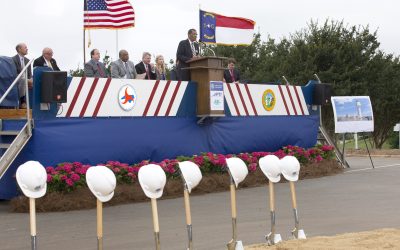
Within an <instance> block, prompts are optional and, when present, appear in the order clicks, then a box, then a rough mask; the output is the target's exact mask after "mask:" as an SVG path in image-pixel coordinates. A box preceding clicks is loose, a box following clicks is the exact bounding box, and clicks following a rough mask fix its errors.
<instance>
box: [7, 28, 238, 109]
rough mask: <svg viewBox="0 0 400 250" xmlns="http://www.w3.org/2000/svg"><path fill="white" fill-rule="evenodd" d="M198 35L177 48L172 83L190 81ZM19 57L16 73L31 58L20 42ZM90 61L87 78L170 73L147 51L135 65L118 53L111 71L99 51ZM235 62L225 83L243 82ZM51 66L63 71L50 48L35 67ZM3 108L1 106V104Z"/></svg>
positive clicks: (21, 86) (21, 89)
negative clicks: (190, 70)
mask: <svg viewBox="0 0 400 250" xmlns="http://www.w3.org/2000/svg"><path fill="white" fill-rule="evenodd" d="M196 37H197V32H196V30H195V29H190V30H189V31H188V38H187V39H185V40H182V41H181V42H180V43H179V46H178V49H177V65H176V66H177V67H176V70H175V69H173V70H172V71H170V77H169V78H170V79H171V80H183V81H189V80H190V73H189V71H188V70H184V69H182V68H184V67H187V66H188V64H187V60H190V59H193V58H197V57H199V48H198V44H197V43H195V42H196ZM15 49H16V51H17V55H15V56H14V57H12V60H13V62H14V63H15V66H16V69H17V74H19V73H20V72H21V71H22V69H23V68H24V67H25V65H26V64H28V63H29V59H28V58H27V57H26V55H27V54H28V47H27V45H26V44H25V43H19V44H18V45H17V46H16V48H15ZM90 56H91V59H90V60H89V61H88V62H87V63H85V66H84V75H85V76H86V77H111V78H123V79H146V80H166V79H167V71H166V66H165V62H164V57H163V56H162V55H158V56H157V57H156V60H155V62H156V63H155V65H154V64H152V63H150V62H151V54H150V53H149V52H144V53H143V55H142V61H141V62H139V63H138V64H136V65H135V64H134V63H133V62H132V61H130V60H129V53H128V51H126V50H121V51H119V59H118V60H116V61H113V62H112V63H111V67H110V72H111V74H110V73H109V72H108V71H107V70H106V67H105V65H104V64H103V63H102V62H101V61H100V52H99V50H98V49H93V50H92V51H91V52H90ZM235 64H236V61H235V59H233V58H230V59H228V67H227V69H226V70H225V71H224V81H225V82H227V83H231V82H237V81H239V80H240V73H239V71H238V70H237V69H236V68H235ZM43 66H45V67H50V68H52V69H53V70H54V71H60V68H59V67H58V65H57V62H56V60H55V59H54V58H53V50H52V49H51V48H44V49H43V51H42V56H40V57H38V58H37V59H36V60H35V61H34V63H33V67H43ZM27 79H28V87H29V89H31V88H32V86H33V79H32V70H31V68H29V69H28V70H27ZM25 92H26V88H25V76H23V77H22V78H21V79H20V81H19V82H18V96H19V107H20V108H26V93H25ZM0 105H1V104H0Z"/></svg>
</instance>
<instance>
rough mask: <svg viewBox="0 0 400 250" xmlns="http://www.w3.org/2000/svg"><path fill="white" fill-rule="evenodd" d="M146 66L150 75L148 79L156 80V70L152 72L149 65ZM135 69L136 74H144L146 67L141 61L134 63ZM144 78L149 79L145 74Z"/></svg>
mask: <svg viewBox="0 0 400 250" xmlns="http://www.w3.org/2000/svg"><path fill="white" fill-rule="evenodd" d="M147 67H148V69H149V72H148V74H149V75H150V80H156V79H157V74H156V72H155V71H154V73H153V72H151V67H150V65H148V66H147ZM135 69H136V73H138V74H144V73H146V67H145V66H144V63H143V62H140V63H138V64H136V65H135ZM144 79H146V80H149V78H148V77H147V74H146V76H145V78H144Z"/></svg>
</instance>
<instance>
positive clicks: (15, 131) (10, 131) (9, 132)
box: [0, 130, 19, 135]
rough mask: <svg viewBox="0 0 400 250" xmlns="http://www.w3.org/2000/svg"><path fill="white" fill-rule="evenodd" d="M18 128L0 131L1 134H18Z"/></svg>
mask: <svg viewBox="0 0 400 250" xmlns="http://www.w3.org/2000/svg"><path fill="white" fill-rule="evenodd" d="M18 133H19V131H18V130H3V131H0V135H18Z"/></svg>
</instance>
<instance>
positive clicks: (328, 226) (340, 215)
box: [0, 157, 400, 250]
mask: <svg viewBox="0 0 400 250" xmlns="http://www.w3.org/2000/svg"><path fill="white" fill-rule="evenodd" d="M373 160H374V163H375V167H376V168H375V169H371V165H370V162H369V158H367V157H349V158H348V161H349V163H350V164H351V166H352V168H351V169H347V170H346V172H345V173H344V174H339V175H336V176H330V177H324V178H319V179H310V180H303V181H299V182H298V183H297V184H296V190H297V194H298V207H299V216H300V223H301V225H302V227H303V228H304V230H305V232H306V234H307V236H308V237H312V236H316V235H334V234H338V233H345V232H356V231H363V230H371V229H377V228H386V227H394V228H400V220H399V213H400V212H399V207H400V188H399V187H400V178H399V176H400V158H396V157H392V158H374V159H373ZM227 190H228V187H227ZM275 190H276V211H277V218H276V220H277V230H278V233H281V234H282V237H283V238H284V239H288V238H289V237H290V231H291V229H292V227H293V224H294V221H293V215H292V209H291V203H290V202H291V200H290V190H289V185H288V183H282V184H278V185H276V188H275ZM229 199H230V197H229V193H228V192H221V193H214V194H207V195H201V196H193V197H191V203H192V204H191V205H192V217H193V234H194V245H195V249H198V250H201V249H203V250H213V249H226V247H225V244H226V242H228V241H229V240H230V239H231V220H230V200H229ZM237 201H238V234H239V239H241V240H243V242H244V244H245V245H249V244H254V243H261V242H263V241H264V238H263V236H264V235H265V234H266V233H268V232H269V225H270V219H269V209H268V189H267V187H258V188H248V189H241V190H238V192H237ZM158 210H159V217H160V228H161V247H162V249H163V250H167V249H170V250H178V249H186V248H185V246H186V237H187V236H186V228H185V220H184V206H183V199H182V198H178V199H170V200H161V201H159V202H158ZM37 221H38V222H37V223H38V225H37V227H38V243H39V244H38V248H39V249H40V250H42V249H45V250H53V249H58V250H64V249H65V250H67V249H68V250H70V249H85V250H86V249H96V211H95V210H85V211H73V212H63V213H45V214H39V215H38V217H37ZM152 225H153V224H152V217H151V206H150V202H145V203H137V204H130V205H121V206H115V207H109V208H105V209H104V249H112V250H119V249H121V250H125V249H138V250H146V249H154V240H153V233H152V230H153V227H152ZM0 244H1V245H0V249H2V250H11V249H13V250H21V249H30V236H29V216H28V215H27V214H13V213H9V212H7V203H5V202H0Z"/></svg>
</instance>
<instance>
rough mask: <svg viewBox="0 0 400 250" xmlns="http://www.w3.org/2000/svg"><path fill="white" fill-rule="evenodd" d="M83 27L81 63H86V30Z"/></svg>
mask: <svg viewBox="0 0 400 250" xmlns="http://www.w3.org/2000/svg"><path fill="white" fill-rule="evenodd" d="M85 31H86V30H85V27H83V65H85V63H86V38H85V37H86V32H85Z"/></svg>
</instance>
